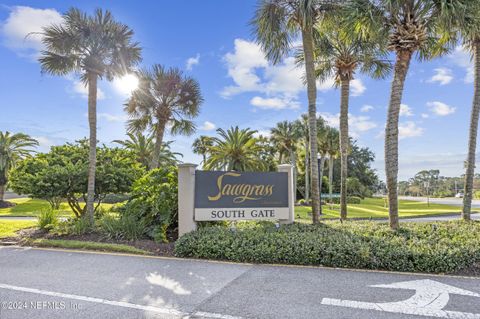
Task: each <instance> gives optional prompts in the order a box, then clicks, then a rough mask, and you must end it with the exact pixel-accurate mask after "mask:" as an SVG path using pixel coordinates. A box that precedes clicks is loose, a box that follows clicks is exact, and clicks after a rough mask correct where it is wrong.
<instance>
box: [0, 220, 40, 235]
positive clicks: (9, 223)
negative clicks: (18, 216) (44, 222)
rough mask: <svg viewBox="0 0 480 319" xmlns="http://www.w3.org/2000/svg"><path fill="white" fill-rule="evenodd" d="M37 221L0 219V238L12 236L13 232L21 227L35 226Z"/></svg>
mask: <svg viewBox="0 0 480 319" xmlns="http://www.w3.org/2000/svg"><path fill="white" fill-rule="evenodd" d="M36 225H37V222H36V221H32V220H28V221H23V220H0V238H5V237H13V236H15V232H17V231H19V230H20V229H23V228H29V227H33V226H36Z"/></svg>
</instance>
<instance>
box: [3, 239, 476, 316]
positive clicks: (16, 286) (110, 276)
mask: <svg viewBox="0 0 480 319" xmlns="http://www.w3.org/2000/svg"><path fill="white" fill-rule="evenodd" d="M0 267H1V269H2V271H1V272H0V300H1V307H2V309H1V310H0V318H2V319H3V318H40V319H42V318H49V319H50V318H86V319H93V318H102V319H103V318H115V319H117V318H216V319H234V318H275V319H280V318H328V319H339V318H355V319H360V318H365V319H372V318H374V319H383V318H384V319H387V318H388V319H400V318H412V319H413V318H417V319H418V318H454V319H455V318H458V319H465V318H470V319H479V318H480V278H464V277H449V276H429V275H414V274H400V273H387V272H374V271H351V270H340V269H325V268H315V267H287V266H262V265H249V264H231V263H221V262H207V261H196V260H185V259H164V258H148V257H136V256H125V255H123V256H122V255H112V254H97V253H82V252H65V251H52V250H41V249H29V248H18V247H3V248H0Z"/></svg>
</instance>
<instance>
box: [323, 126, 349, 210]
mask: <svg viewBox="0 0 480 319" xmlns="http://www.w3.org/2000/svg"><path fill="white" fill-rule="evenodd" d="M324 144H325V147H326V149H325V152H326V154H327V156H328V194H329V200H330V203H332V192H333V162H334V160H335V159H336V158H338V154H339V153H340V146H339V132H338V130H336V129H334V128H332V127H329V128H328V129H327V132H326V136H325V142H324ZM347 145H348V144H347ZM343 219H344V218H343Z"/></svg>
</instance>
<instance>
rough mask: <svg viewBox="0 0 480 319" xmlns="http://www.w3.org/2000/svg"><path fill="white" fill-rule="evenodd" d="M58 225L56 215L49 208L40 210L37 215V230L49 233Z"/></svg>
mask: <svg viewBox="0 0 480 319" xmlns="http://www.w3.org/2000/svg"><path fill="white" fill-rule="evenodd" d="M57 224H58V213H57V212H56V211H55V210H53V209H52V208H51V207H50V208H47V209H42V211H41V212H40V215H38V228H40V229H43V230H47V231H50V230H52V229H53V228H54V227H55V226H56V225H57Z"/></svg>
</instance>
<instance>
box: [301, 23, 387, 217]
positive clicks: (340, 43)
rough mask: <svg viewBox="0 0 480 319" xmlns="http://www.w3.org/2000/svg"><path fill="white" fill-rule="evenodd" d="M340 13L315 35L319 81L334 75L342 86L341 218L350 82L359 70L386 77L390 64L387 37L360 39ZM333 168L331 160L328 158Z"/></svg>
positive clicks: (343, 212)
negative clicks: (340, 20)
mask: <svg viewBox="0 0 480 319" xmlns="http://www.w3.org/2000/svg"><path fill="white" fill-rule="evenodd" d="M341 17H342V15H341V14H338V15H336V16H335V17H334V18H330V19H324V20H322V21H320V22H318V23H317V25H316V30H317V34H318V36H317V37H316V38H315V49H316V51H315V53H316V60H315V67H316V69H315V72H316V76H317V78H318V79H319V80H320V81H325V80H326V79H328V78H331V77H334V78H335V84H336V85H337V86H340V88H341V95H340V175H341V176H340V217H341V219H346V218H347V177H348V171H347V169H348V149H349V136H348V112H349V110H348V109H349V96H350V82H351V81H352V80H353V79H354V76H355V73H356V72H357V71H359V72H361V73H365V74H368V75H370V76H372V77H373V78H385V77H386V76H387V74H388V73H389V72H390V70H391V64H390V63H389V62H388V60H386V50H385V43H384V42H386V41H384V40H383V39H374V40H372V39H367V40H363V39H361V38H360V37H359V36H357V35H355V33H353V32H351V31H350V30H348V29H347V28H346V27H344V28H341V27H339V24H340V25H342V22H339V21H338V20H339V19H341ZM300 59H303V56H302V55H300ZM330 171H331V164H330V160H329V172H330ZM329 175H330V173H329ZM330 182H331V181H330ZM331 187H332V185H331V183H330V188H331ZM330 193H331V189H330ZM330 196H331V194H330Z"/></svg>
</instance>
